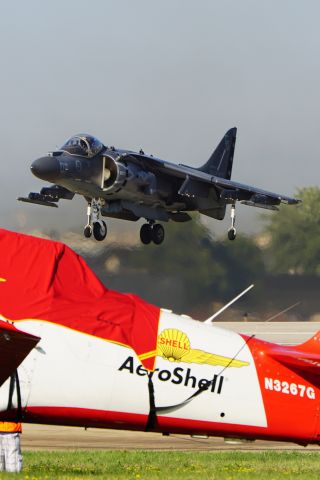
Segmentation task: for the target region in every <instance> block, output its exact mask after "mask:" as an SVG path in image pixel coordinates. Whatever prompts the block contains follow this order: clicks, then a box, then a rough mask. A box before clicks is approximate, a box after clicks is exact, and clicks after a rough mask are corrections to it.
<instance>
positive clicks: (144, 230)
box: [140, 220, 164, 245]
mask: <svg viewBox="0 0 320 480" xmlns="http://www.w3.org/2000/svg"><path fill="white" fill-rule="evenodd" d="M140 240H141V242H142V243H143V244H144V245H148V244H149V243H151V242H153V243H155V244H156V245H160V244H161V243H162V242H163V240H164V228H163V226H162V225H160V223H154V222H153V221H152V220H149V221H148V223H144V224H143V225H142V227H141V229H140Z"/></svg>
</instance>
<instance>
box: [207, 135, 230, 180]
mask: <svg viewBox="0 0 320 480" xmlns="http://www.w3.org/2000/svg"><path fill="white" fill-rule="evenodd" d="M236 136H237V129H236V128H235V127H234V128H231V129H230V130H228V131H227V133H226V134H225V136H224V137H223V139H222V140H221V142H220V143H219V145H218V146H217V148H216V149H215V151H214V152H213V154H212V155H211V157H210V158H209V160H208V161H207V162H206V163H205V164H204V165H203V166H202V167H200V168H198V170H200V171H201V172H204V173H208V174H209V175H215V176H217V177H220V178H226V179H228V180H230V178H231V172H232V164H233V155H234V148H235V144H236Z"/></svg>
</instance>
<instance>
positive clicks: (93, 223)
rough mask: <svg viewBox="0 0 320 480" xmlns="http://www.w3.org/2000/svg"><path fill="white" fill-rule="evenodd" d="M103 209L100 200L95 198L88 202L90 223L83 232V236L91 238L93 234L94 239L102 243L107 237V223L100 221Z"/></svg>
mask: <svg viewBox="0 0 320 480" xmlns="http://www.w3.org/2000/svg"><path fill="white" fill-rule="evenodd" d="M101 207H102V205H101V200H100V198H98V199H96V198H93V199H92V200H91V202H88V207H87V218H88V222H87V225H86V226H85V227H84V231H83V234H84V236H85V237H86V238H90V237H91V235H92V233H93V236H94V238H95V239H96V240H98V242H101V241H102V240H104V239H105V238H106V236H107V225H106V222H104V221H103V220H101V219H100V216H101Z"/></svg>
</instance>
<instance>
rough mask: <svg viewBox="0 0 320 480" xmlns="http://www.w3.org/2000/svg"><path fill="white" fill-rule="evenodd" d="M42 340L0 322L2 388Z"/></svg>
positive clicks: (0, 383)
mask: <svg viewBox="0 0 320 480" xmlns="http://www.w3.org/2000/svg"><path fill="white" fill-rule="evenodd" d="M39 340H40V338H39V337H35V336H33V335H30V334H29V333H25V332H22V331H21V330H18V329H17V328H15V327H14V326H13V325H11V324H10V323H8V322H4V321H2V320H0V387H1V385H2V384H3V383H4V382H5V381H6V380H7V378H9V377H10V376H11V375H12V374H13V373H14V372H15V371H16V369H17V367H18V366H19V365H20V363H21V362H22V361H23V360H24V359H25V357H26V356H27V355H28V353H29V352H30V351H31V350H32V349H33V347H34V346H35V345H36V344H37V343H38V341H39Z"/></svg>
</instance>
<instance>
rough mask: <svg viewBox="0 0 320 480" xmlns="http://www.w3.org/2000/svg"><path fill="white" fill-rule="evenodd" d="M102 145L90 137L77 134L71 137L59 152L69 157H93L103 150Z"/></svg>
mask: <svg viewBox="0 0 320 480" xmlns="http://www.w3.org/2000/svg"><path fill="white" fill-rule="evenodd" d="M103 148H104V145H103V143H101V142H100V140H98V139H97V138H95V137H93V136H92V135H87V134H82V133H81V134H79V135H75V136H74V137H71V138H70V139H69V140H68V141H67V142H66V143H65V144H64V145H63V146H62V147H61V150H62V151H64V152H67V153H69V154H70V155H80V156H82V157H88V158H91V157H94V156H95V155H97V154H98V153H100V152H101V150H103Z"/></svg>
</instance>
